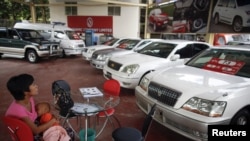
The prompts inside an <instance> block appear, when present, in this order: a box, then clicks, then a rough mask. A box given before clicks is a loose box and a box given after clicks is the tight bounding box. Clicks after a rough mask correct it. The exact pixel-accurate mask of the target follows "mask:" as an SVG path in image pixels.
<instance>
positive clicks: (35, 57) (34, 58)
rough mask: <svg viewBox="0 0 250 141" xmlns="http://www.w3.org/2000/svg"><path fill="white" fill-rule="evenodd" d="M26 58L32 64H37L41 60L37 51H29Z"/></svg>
mask: <svg viewBox="0 0 250 141" xmlns="http://www.w3.org/2000/svg"><path fill="white" fill-rule="evenodd" d="M26 58H27V59H28V61H29V62H30V63H36V62H37V61H38V59H39V57H38V55H37V53H36V51H34V50H28V51H27V54H26Z"/></svg>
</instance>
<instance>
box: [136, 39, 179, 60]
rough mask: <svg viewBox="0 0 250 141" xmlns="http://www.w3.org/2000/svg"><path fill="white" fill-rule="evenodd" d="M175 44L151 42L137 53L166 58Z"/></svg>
mask: <svg viewBox="0 0 250 141" xmlns="http://www.w3.org/2000/svg"><path fill="white" fill-rule="evenodd" d="M176 46H177V45H176V44H171V43H160V42H152V43H150V44H149V45H147V46H146V47H144V48H142V49H141V50H139V51H138V53H141V54H145V55H150V56H155V57H160V58H167V57H168V55H169V54H170V53H171V52H172V51H173V50H174V48H175V47H176Z"/></svg>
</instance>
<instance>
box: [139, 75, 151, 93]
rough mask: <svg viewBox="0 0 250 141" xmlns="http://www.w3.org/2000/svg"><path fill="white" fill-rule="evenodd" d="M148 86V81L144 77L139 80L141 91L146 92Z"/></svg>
mask: <svg viewBox="0 0 250 141" xmlns="http://www.w3.org/2000/svg"><path fill="white" fill-rule="evenodd" d="M148 84H149V79H148V78H147V77H146V76H144V77H143V78H142V79H141V81H140V84H139V86H140V87H141V88H142V89H143V90H145V91H147V89H148Z"/></svg>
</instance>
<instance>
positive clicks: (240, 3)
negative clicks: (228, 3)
mask: <svg viewBox="0 0 250 141" xmlns="http://www.w3.org/2000/svg"><path fill="white" fill-rule="evenodd" d="M249 4H250V1H249V0H237V5H238V6H244V5H249Z"/></svg>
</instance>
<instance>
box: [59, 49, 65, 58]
mask: <svg viewBox="0 0 250 141" xmlns="http://www.w3.org/2000/svg"><path fill="white" fill-rule="evenodd" d="M59 57H60V58H65V57H66V54H65V51H64V50H63V51H62V54H61V55H60V56H59Z"/></svg>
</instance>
